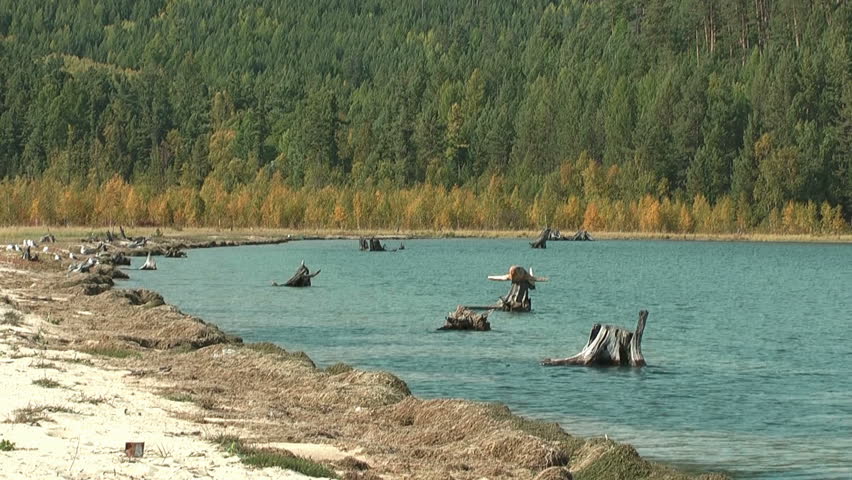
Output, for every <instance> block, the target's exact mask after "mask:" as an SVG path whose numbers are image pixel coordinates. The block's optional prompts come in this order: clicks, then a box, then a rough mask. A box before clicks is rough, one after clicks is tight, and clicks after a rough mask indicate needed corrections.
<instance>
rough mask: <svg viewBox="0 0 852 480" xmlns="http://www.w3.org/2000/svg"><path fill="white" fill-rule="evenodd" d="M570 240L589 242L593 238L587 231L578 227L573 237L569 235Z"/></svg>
mask: <svg viewBox="0 0 852 480" xmlns="http://www.w3.org/2000/svg"><path fill="white" fill-rule="evenodd" d="M571 240H573V241H575V242H591V241H593V240H594V238H592V236H591V235H589V232H588V231H586V230H583V229H580V230H577V233H575V234H574V236H573V237H571Z"/></svg>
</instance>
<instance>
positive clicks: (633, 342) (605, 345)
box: [541, 310, 648, 367]
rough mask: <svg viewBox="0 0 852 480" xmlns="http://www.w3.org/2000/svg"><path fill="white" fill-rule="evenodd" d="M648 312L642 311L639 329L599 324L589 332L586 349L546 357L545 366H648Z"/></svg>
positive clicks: (543, 362) (637, 327)
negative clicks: (645, 349) (645, 350)
mask: <svg viewBox="0 0 852 480" xmlns="http://www.w3.org/2000/svg"><path fill="white" fill-rule="evenodd" d="M647 319H648V311H647V310H642V311H640V312H639V323H638V324H637V325H636V330H635V331H633V332H631V331H630V330H627V329H624V328H621V327H615V326H612V325H601V324H599V323H596V324H595V325H594V326H593V327H592V331H591V333H590V334H589V341H588V343H586V346H585V347H584V348H583V350H582V351H581V352H580V353H578V354H576V355H574V356H573V357H568V358H555V359H551V358H546V359H544V360H542V362H541V364H542V365H544V366H562V365H584V366H627V365H629V366H631V367H644V366H645V357H644V356H643V355H642V333H643V332H644V331H645V321H646V320H647Z"/></svg>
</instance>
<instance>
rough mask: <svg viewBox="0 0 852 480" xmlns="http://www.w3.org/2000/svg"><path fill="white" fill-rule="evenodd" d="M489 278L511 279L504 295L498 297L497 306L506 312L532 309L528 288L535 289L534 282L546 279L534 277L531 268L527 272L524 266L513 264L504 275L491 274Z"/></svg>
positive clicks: (545, 279)
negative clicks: (507, 291)
mask: <svg viewBox="0 0 852 480" xmlns="http://www.w3.org/2000/svg"><path fill="white" fill-rule="evenodd" d="M488 279H489V280H495V281H511V282H512V287H511V288H510V289H509V293H508V294H507V295H506V296H505V297H500V303H498V304H497V308H499V309H500V310H503V311H506V312H529V311H530V310H532V300H530V293H529V291H530V290H535V283H536V282H544V281H547V278H544V277H536V276H535V274H533V271H532V269H530V271H529V272H527V271H526V269H525V268H524V267H519V266H517V265H513V266H512V267H509V273H508V274H506V275H491V276H489V277H488Z"/></svg>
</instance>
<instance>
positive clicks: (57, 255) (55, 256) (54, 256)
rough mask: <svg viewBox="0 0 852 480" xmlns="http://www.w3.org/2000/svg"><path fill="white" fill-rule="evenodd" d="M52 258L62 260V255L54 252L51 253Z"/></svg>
mask: <svg viewBox="0 0 852 480" xmlns="http://www.w3.org/2000/svg"><path fill="white" fill-rule="evenodd" d="M53 259H54V260H56V261H57V262H58V261H60V260H62V257H60V256H59V254H58V253H54V254H53Z"/></svg>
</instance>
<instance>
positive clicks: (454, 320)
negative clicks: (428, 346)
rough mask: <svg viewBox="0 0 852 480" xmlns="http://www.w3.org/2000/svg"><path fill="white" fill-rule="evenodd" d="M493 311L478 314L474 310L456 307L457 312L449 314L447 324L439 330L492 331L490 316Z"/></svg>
mask: <svg viewBox="0 0 852 480" xmlns="http://www.w3.org/2000/svg"><path fill="white" fill-rule="evenodd" d="M493 311H494V310H487V311H485V312H484V313H476V312H474V311H473V310H470V309H468V308H465V307H464V306H462V305H459V306H458V307H456V311H454V312H450V313H449V314H447V322H446V323H445V324H444V326H443V327H440V328H439V329H438V330H476V331H479V332H487V331H489V330H491V323H489V322H488V315H489V314H490V313H491V312H493Z"/></svg>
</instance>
